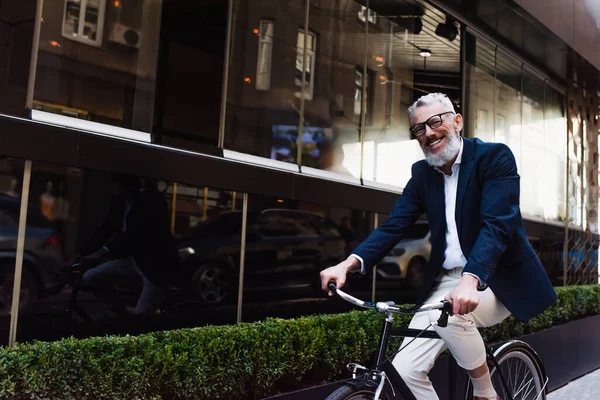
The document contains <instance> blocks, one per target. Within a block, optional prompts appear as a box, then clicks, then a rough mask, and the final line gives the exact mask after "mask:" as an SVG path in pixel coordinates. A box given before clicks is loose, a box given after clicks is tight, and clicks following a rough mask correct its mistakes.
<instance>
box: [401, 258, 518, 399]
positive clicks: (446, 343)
mask: <svg viewBox="0 0 600 400" xmlns="http://www.w3.org/2000/svg"><path fill="white" fill-rule="evenodd" d="M461 273H462V268H455V269H453V270H443V272H442V273H441V274H440V276H438V278H437V280H436V281H437V284H438V285H437V287H435V288H434V289H433V291H432V293H431V295H430V296H429V298H428V299H427V301H426V302H435V301H439V300H443V299H444V296H445V295H446V294H448V293H449V292H450V291H451V290H452V289H454V288H455V287H456V286H458V283H459V281H460V278H461ZM479 295H480V299H479V305H478V306H477V308H476V309H475V310H474V311H473V312H471V313H469V314H465V315H453V316H451V317H450V318H449V320H448V326H447V327H445V328H441V327H438V326H435V327H433V328H432V327H430V328H429V329H435V331H436V332H437V333H438V334H439V335H440V337H441V338H442V339H443V340H439V339H421V338H418V339H416V340H414V342H412V343H411V344H409V345H408V346H407V347H406V348H405V349H403V350H402V351H401V352H400V353H398V354H397V355H396V356H395V358H394V361H393V365H394V367H396V369H397V370H398V372H399V373H400V376H402V379H403V380H404V381H405V382H406V385H407V386H408V387H409V388H410V390H411V391H412V392H413V394H414V396H415V397H416V398H417V400H437V399H438V396H437V394H436V393H435V390H434V389H433V385H432V384H431V381H430V380H429V377H428V376H427V374H428V373H429V371H430V370H431V368H432V367H433V365H434V363H435V360H436V359H437V357H438V356H439V355H440V354H441V353H442V352H443V351H444V350H446V349H449V350H450V353H452V355H453V356H454V358H455V359H456V362H457V364H458V365H459V366H460V367H462V368H464V369H465V370H472V369H475V368H477V367H479V366H481V365H482V364H483V363H484V362H485V360H486V353H485V347H484V343H483V339H482V337H481V335H480V333H479V331H478V330H477V328H481V327H488V326H492V325H496V324H498V323H500V322H502V321H503V320H504V319H505V318H507V317H508V316H509V315H510V312H509V311H508V310H507V309H506V307H504V305H503V304H502V303H501V302H500V301H499V300H498V299H497V298H496V296H495V295H494V293H493V292H492V291H491V289H490V288H487V289H486V290H485V291H482V292H479ZM439 316H440V311H429V312H422V313H418V314H415V316H414V317H413V319H412V321H411V323H410V325H409V327H410V328H415V329H424V328H426V327H427V326H428V325H429V324H430V323H432V322H435V321H437V320H438V318H439ZM411 340H413V338H408V337H407V338H405V339H404V341H403V343H402V347H404V346H405V345H406V344H407V343H408V342H410V341H411Z"/></svg>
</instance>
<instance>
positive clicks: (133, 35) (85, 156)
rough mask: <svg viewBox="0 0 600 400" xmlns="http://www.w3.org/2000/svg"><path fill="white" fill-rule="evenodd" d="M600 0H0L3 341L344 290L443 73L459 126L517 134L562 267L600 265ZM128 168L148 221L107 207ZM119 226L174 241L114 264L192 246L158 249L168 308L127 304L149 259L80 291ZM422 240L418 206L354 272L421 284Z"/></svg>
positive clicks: (377, 288) (549, 246)
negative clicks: (329, 273)
mask: <svg viewBox="0 0 600 400" xmlns="http://www.w3.org/2000/svg"><path fill="white" fill-rule="evenodd" d="M595 3H596V2H594V1H588V0H569V1H566V0H565V1H558V0H557V1H553V2H552V5H550V6H545V7H541V6H540V4H541V3H539V2H535V1H528V0H518V1H493V0H445V1H442V0H428V1H425V0H360V1H355V0H289V1H285V2H283V1H273V0H229V1H227V2H226V1H216V0H203V1H190V0H118V1H117V0H44V1H42V0H38V1H35V0H26V1H22V0H18V1H17V0H13V1H5V2H2V3H1V4H0V37H1V38H2V39H3V40H2V41H1V43H2V47H1V48H0V54H1V55H2V57H1V59H2V60H3V63H2V65H1V66H0V85H1V86H0V113H1V115H0V157H1V158H0V161H1V163H0V168H1V174H0V177H1V179H0V190H1V191H2V195H1V196H0V203H1V204H2V209H1V210H0V217H1V218H0V224H1V232H2V235H0V238H1V241H0V243H1V247H0V260H1V262H2V263H1V264H0V290H1V295H0V313H1V314H0V319H1V320H2V324H1V325H0V326H2V330H1V331H0V334H1V339H0V342H1V343H11V344H12V343H13V342H14V340H15V339H16V340H18V341H27V340H33V339H40V340H50V339H57V338H60V337H64V336H69V335H76V336H89V335H95V334H103V333H139V332H145V331H148V330H155V329H167V328H175V327H184V326H200V325H205V324H218V323H235V322H237V321H252V320H258V319H263V318H266V317H270V316H282V317H293V316H299V315H305V314H311V313H319V312H338V311H341V310H344V308H342V307H343V306H342V305H341V304H339V303H338V302H335V301H333V300H331V299H329V300H328V299H327V298H326V296H325V295H324V293H323V292H322V291H321V290H320V288H319V282H318V280H319V275H318V272H319V271H320V270H321V269H322V268H324V267H326V266H329V265H331V264H333V263H336V262H338V261H340V260H342V259H344V258H346V257H347V255H348V254H349V252H350V251H351V250H352V248H353V247H354V246H355V245H356V244H357V243H358V242H359V241H360V240H362V239H364V238H365V237H366V236H367V235H368V233H369V232H370V231H371V230H372V229H374V228H376V227H377V226H378V225H379V224H380V223H382V222H383V221H384V220H385V218H386V214H387V213H388V212H389V211H390V209H391V207H392V206H393V204H394V201H395V199H396V198H397V196H399V195H401V193H402V189H403V187H404V185H405V184H406V182H407V181H408V179H409V178H410V166H411V165H412V164H413V163H414V162H415V161H418V160H420V159H422V158H423V155H422V152H421V150H420V148H419V146H418V144H417V142H416V141H415V140H413V139H411V137H410V135H409V131H408V128H409V124H410V123H409V120H408V115H407V108H408V107H409V106H410V104H412V102H413V101H415V100H416V99H417V98H418V97H420V96H421V95H423V94H426V93H430V92H434V91H440V92H444V93H446V94H447V95H448V96H449V97H450V99H451V100H452V102H453V103H454V105H455V108H456V110H457V112H460V113H462V114H463V115H464V117H465V128H464V130H463V135H464V136H465V137H478V138H480V139H482V140H484V141H495V142H502V143H505V144H507V145H508V146H509V147H510V148H511V150H512V151H513V153H514V155H515V157H516V160H517V164H518V169H519V174H520V176H521V199H520V201H521V209H522V213H523V217H524V219H525V222H526V225H527V232H528V235H529V239H530V241H531V243H532V244H533V245H534V248H535V249H536V251H537V253H538V256H539V257H540V259H541V260H542V262H543V263H544V266H545V268H546V270H547V272H548V275H549V276H550V278H551V280H552V281H553V283H554V284H555V285H564V284H578V283H596V282H597V281H598V268H597V264H598V262H597V260H598V170H599V166H598V153H599V147H598V146H599V145H598V133H599V131H598V118H599V116H600V106H599V101H600V72H599V70H600V59H599V58H598V53H597V52H596V51H594V49H596V48H597V45H598V43H600V24H599V21H600V9H599V8H598V6H597V5H596V4H595ZM564 18H568V19H569V21H572V22H573V23H571V22H570V23H569V24H564V23H563V22H564ZM565 26H568V28H566V27H565ZM124 176H125V177H128V178H123V177H124ZM131 177H133V178H134V179H131ZM122 179H125V180H126V181H127V182H129V183H128V184H129V185H130V186H129V189H128V190H132V191H133V192H134V193H135V195H134V196H133V198H134V199H138V200H139V199H144V198H148V197H150V196H155V198H156V199H160V200H158V201H156V202H155V203H153V208H151V209H150V210H146V212H148V214H147V218H141V220H142V221H145V222H144V224H142V226H144V228H143V229H139V230H138V231H137V232H138V233H137V234H135V235H137V236H135V235H134V234H131V233H130V231H131V230H132V229H131V226H132V225H133V223H132V222H131V221H130V220H128V218H129V216H127V217H124V215H128V214H123V210H120V211H115V208H114V205H115V204H118V201H119V199H120V197H119V196H120V195H121V194H122V191H121V190H120V189H119V188H120V186H119V182H122ZM121 189H122V188H121ZM138 200H135V201H138ZM135 201H134V204H138V203H135ZM140 201H141V200H140ZM132 207H133V206H132ZM115 212H116V214H115ZM25 213H26V214H25ZM132 218H133V217H132ZM107 221H108V222H107ZM114 221H117V222H116V223H115V222H114ZM111 223H112V224H113V227H115V226H116V228H115V229H113V231H111V235H118V234H125V235H128V236H129V240H130V243H132V242H141V243H155V240H156V238H157V237H161V238H168V239H164V240H160V241H156V243H155V244H153V245H148V249H147V251H145V248H144V246H141V247H138V248H137V250H136V251H135V252H133V251H132V250H131V249H129V250H128V251H123V252H121V253H119V255H118V257H117V259H119V260H123V259H128V260H130V258H129V257H133V258H134V259H135V260H137V263H138V264H139V263H142V264H144V261H140V260H142V259H144V260H147V259H152V258H155V257H154V254H162V253H160V248H161V247H162V246H166V244H165V243H167V242H168V243H174V245H175V251H176V253H177V256H176V257H175V258H176V259H175V258H174V259H173V261H172V262H161V263H158V262H156V263H154V264H152V263H151V262H150V263H151V264H152V265H155V268H158V269H161V270H162V272H161V276H165V277H167V278H165V279H164V281H162V282H157V281H155V282H154V285H155V286H158V287H159V288H160V290H159V292H160V296H159V297H158V299H159V300H157V301H159V302H160V303H161V304H162V307H161V310H160V312H158V313H152V314H150V315H139V314H137V313H136V312H135V310H136V304H137V303H138V299H139V296H140V292H141V289H142V286H143V285H144V280H143V279H142V275H143V271H141V272H140V270H139V269H136V268H134V267H130V268H125V269H121V270H118V271H114V270H109V269H108V268H106V271H103V272H102V274H100V277H101V279H100V281H101V283H102V285H98V281H96V282H94V283H95V284H97V285H96V286H94V287H89V286H88V287H85V288H83V290H81V291H80V292H78V295H77V297H76V298H74V297H73V296H72V294H73V292H74V291H73V288H74V287H76V286H77V285H76V283H77V282H76V281H73V279H74V278H77V276H75V275H74V274H72V273H70V272H69V271H70V269H69V266H70V265H72V264H74V263H76V261H77V260H78V259H79V255H86V254H89V253H90V252H94V251H95V250H98V249H99V248H101V247H102V244H103V243H102V241H100V242H98V241H95V240H94V239H95V238H97V237H98V235H100V233H102V232H103V230H102V229H103V228H105V227H106V226H107V224H109V225H110V224H111ZM132 235H133V236H132ZM105 239H106V238H105ZM140 249H141V250H140ZM165 251H166V250H165ZM428 256H429V242H428V226H427V220H426V218H423V220H421V221H419V223H418V224H417V225H416V226H415V227H414V229H413V230H412V231H411V232H409V234H408V235H407V238H406V240H403V241H402V242H401V243H399V244H398V246H397V247H396V248H394V249H393V250H392V252H391V253H390V254H389V255H388V256H387V257H385V258H384V259H383V260H382V261H381V263H380V264H379V265H378V266H377V267H376V269H375V274H374V278H366V277H362V276H353V277H352V278H351V280H350V282H349V284H350V285H351V286H352V290H353V292H355V293H357V294H359V295H360V294H362V295H364V296H369V297H372V298H378V299H379V298H385V299H393V300H396V301H405V302H406V301H411V299H413V296H414V293H415V288H416V287H418V285H419V282H420V277H421V271H422V269H423V268H425V265H426V262H427V258H428ZM104 267H105V266H104ZM104 267H103V266H102V265H101V266H100V267H98V268H104ZM96 271H99V270H98V269H97V270H96ZM15 282H20V285H21V289H20V292H19V293H20V295H19V296H18V301H16V297H17V296H13V293H14V292H16V291H15V290H14V288H15V287H16V286H15ZM86 282H87V281H86ZM88 283H89V282H88ZM100 286H102V287H100ZM113 286H116V287H113ZM92 289H93V290H92ZM107 291H108V292H109V294H110V296H109V298H108V300H107V297H106V296H103V295H102V293H101V292H107ZM74 309H78V310H79V309H81V310H82V311H81V312H80V313H77V312H74V311H73V310H74ZM123 310H125V312H122V311H123ZM138 311H139V309H138ZM40 321H42V325H40ZM40 326H44V327H45V328H44V329H40V328H39V327H40Z"/></svg>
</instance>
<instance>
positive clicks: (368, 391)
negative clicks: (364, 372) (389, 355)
mask: <svg viewBox="0 0 600 400" xmlns="http://www.w3.org/2000/svg"><path fill="white" fill-rule="evenodd" d="M376 390H377V385H376V384H375V383H374V382H371V381H368V380H363V379H354V380H351V381H349V382H348V383H346V384H344V385H343V386H340V388H338V389H337V390H336V391H335V392H333V393H331V394H330V395H329V396H327V399H326V400H373V397H374V396H375V391H376ZM380 399H381V400H390V399H391V398H390V397H389V396H388V395H387V394H386V393H385V390H384V391H383V393H382V394H381V396H380ZM394 399H396V400H398V399H400V400H402V397H398V395H396V397H394Z"/></svg>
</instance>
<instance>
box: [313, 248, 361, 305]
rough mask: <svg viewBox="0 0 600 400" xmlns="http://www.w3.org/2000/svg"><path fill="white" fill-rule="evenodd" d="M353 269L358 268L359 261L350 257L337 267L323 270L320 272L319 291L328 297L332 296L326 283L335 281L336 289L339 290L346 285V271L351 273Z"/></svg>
mask: <svg viewBox="0 0 600 400" xmlns="http://www.w3.org/2000/svg"><path fill="white" fill-rule="evenodd" d="M355 268H360V261H358V259H356V258H355V257H352V256H350V257H348V258H347V259H346V260H344V261H342V262H341V263H339V264H338V265H335V266H333V267H329V268H327V269H324V270H323V271H321V289H323V291H325V292H328V294H329V295H330V296H333V293H332V292H331V291H330V290H329V288H328V287H327V283H328V282H329V281H335V283H336V287H337V288H338V289H341V288H342V287H344V285H345V284H346V275H347V274H348V271H352V270H353V269H355Z"/></svg>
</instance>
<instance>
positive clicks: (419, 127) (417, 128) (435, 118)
mask: <svg viewBox="0 0 600 400" xmlns="http://www.w3.org/2000/svg"><path fill="white" fill-rule="evenodd" d="M445 114H454V111H446V112H443V113H441V114H436V115H432V116H431V117H429V118H428V119H427V121H425V122H420V123H418V124H414V125H413V126H411V127H410V128H409V131H410V133H411V134H412V136H413V137H414V138H417V137H419V136H421V135H423V134H424V133H425V131H426V128H425V124H427V125H428V126H429V127H430V128H431V129H437V128H439V127H440V126H442V122H443V121H442V115H445Z"/></svg>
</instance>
